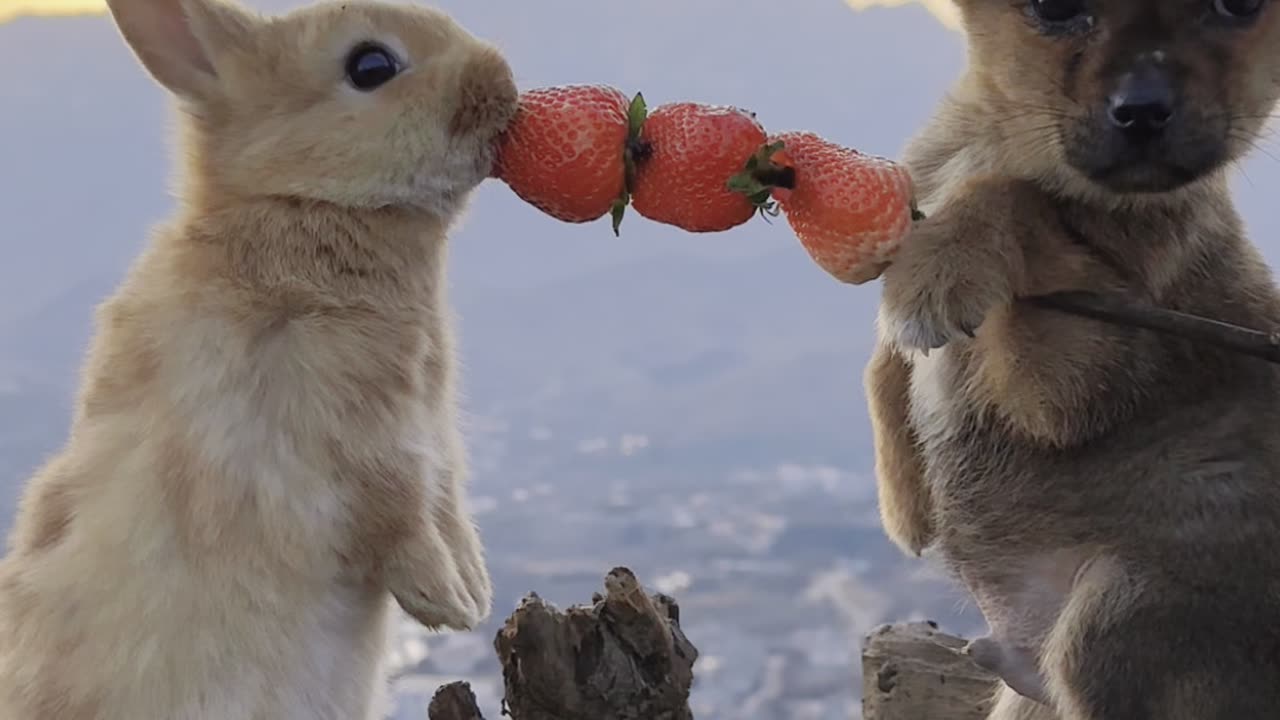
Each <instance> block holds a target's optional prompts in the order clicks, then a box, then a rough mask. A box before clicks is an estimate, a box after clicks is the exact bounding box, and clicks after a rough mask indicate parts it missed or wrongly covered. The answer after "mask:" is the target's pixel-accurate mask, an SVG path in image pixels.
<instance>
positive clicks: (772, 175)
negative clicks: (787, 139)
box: [725, 140, 796, 219]
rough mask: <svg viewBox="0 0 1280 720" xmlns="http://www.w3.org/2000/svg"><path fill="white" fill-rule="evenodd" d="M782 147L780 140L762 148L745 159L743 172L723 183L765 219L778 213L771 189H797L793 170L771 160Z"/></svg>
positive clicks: (782, 143)
mask: <svg viewBox="0 0 1280 720" xmlns="http://www.w3.org/2000/svg"><path fill="white" fill-rule="evenodd" d="M784 146H785V143H784V142H782V141H781V140H778V141H776V142H772V143H768V144H765V145H763V146H761V147H760V149H759V150H757V151H755V152H754V153H752V155H751V157H749V158H747V161H746V163H745V164H744V165H743V168H742V170H741V171H740V172H738V173H737V174H735V175H734V176H733V177H731V178H729V180H728V181H727V182H726V183H725V186H726V187H727V188H728V189H730V190H732V191H733V192H736V193H741V194H743V195H745V196H746V198H747V200H748V201H750V202H751V205H752V206H753V207H755V208H756V210H758V211H759V212H760V214H761V215H762V216H766V219H767V218H768V217H776V216H777V215H778V213H779V211H780V210H779V207H778V203H777V201H775V200H774V199H773V189H774V188H782V189H784V190H794V189H795V187H796V170H795V168H793V167H790V166H788V165H780V164H778V163H776V162H774V160H773V156H774V155H775V154H776V153H777V152H778V151H779V150H781V149H782V148H783V147H784Z"/></svg>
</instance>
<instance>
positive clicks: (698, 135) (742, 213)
mask: <svg viewBox="0 0 1280 720" xmlns="http://www.w3.org/2000/svg"><path fill="white" fill-rule="evenodd" d="M766 139H767V137H766V135H765V131H764V128H763V127H761V125H760V123H759V122H757V121H756V118H755V114H754V113H749V112H747V111H745V110H740V109H738V108H734V107H728V106H723V105H704V104H701V103H692V102H679V103H671V104H668V105H662V106H659V107H658V108H656V109H654V111H653V112H651V113H649V115H648V117H647V118H645V120H644V126H643V128H642V129H641V131H640V146H641V148H642V150H643V154H640V155H638V156H637V157H636V162H635V165H636V168H635V185H634V187H633V188H632V197H631V204H632V205H633V206H635V209H636V212H638V213H640V214H641V215H643V216H644V217H646V218H649V219H650V220H654V221H657V222H661V223H666V224H668V225H674V226H676V227H680V228H683V229H685V230H688V231H690V232H719V231H722V230H728V229H729V228H732V227H735V226H737V225H741V224H742V223H744V222H746V221H747V220H750V219H751V216H752V215H754V214H755V213H756V211H757V209H759V204H758V203H757V202H753V199H752V196H755V195H756V193H761V194H760V195H759V196H758V200H759V201H760V202H764V201H767V199H768V191H767V188H765V187H764V186H763V185H758V186H753V188H752V189H753V190H754V192H744V191H735V189H734V188H735V187H739V186H738V185H731V183H730V180H731V179H733V178H735V177H738V176H741V180H742V181H749V180H750V175H749V174H748V175H742V173H743V171H744V169H745V168H746V166H747V162H748V159H750V158H751V157H752V156H753V155H754V154H755V153H756V152H757V151H758V150H759V149H760V148H761V146H763V145H764V143H765V141H766ZM761 191H763V192H761Z"/></svg>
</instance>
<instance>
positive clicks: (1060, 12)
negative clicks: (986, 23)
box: [1031, 0, 1245, 23]
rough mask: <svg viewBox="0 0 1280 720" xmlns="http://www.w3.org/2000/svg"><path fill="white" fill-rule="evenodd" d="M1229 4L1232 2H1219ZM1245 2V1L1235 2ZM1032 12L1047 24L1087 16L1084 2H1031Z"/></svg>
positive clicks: (1047, 0) (1067, 0) (1066, 0)
mask: <svg viewBox="0 0 1280 720" xmlns="http://www.w3.org/2000/svg"><path fill="white" fill-rule="evenodd" d="M1217 1H1218V2H1229V1H1231V0H1217ZM1234 1H1235V2H1245V0H1234ZM1031 12H1033V13H1035V16H1036V17H1037V18H1039V19H1040V20H1042V21H1044V22H1047V23H1064V22H1068V21H1070V20H1074V19H1076V18H1078V17H1080V16H1081V15H1084V14H1085V3H1084V0H1031Z"/></svg>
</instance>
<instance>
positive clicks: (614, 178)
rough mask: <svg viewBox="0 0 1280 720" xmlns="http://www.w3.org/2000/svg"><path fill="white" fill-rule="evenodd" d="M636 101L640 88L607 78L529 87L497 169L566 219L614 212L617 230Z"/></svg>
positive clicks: (521, 192) (524, 195) (532, 200)
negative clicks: (629, 90)
mask: <svg viewBox="0 0 1280 720" xmlns="http://www.w3.org/2000/svg"><path fill="white" fill-rule="evenodd" d="M637 109H639V110H640V114H641V115H642V114H643V112H642V110H643V102H642V100H641V98H640V96H638V95H637V96H636V100H635V101H628V100H627V97H626V96H625V95H623V94H622V92H621V91H619V90H617V89H615V88H612V87H609V86H607V85H561V86H557V87H548V88H537V89H534V90H528V91H525V92H523V93H521V94H520V102H519V106H518V109H517V110H516V114H515V117H514V118H513V119H512V121H511V123H510V125H509V126H508V127H507V128H506V130H505V131H504V132H503V134H502V137H501V138H500V139H499V141H498V153H497V159H496V161H495V163H494V169H493V172H492V175H493V177H496V178H498V179H500V180H502V181H503V182H505V183H506V184H507V185H508V186H510V187H511V189H512V190H513V191H514V192H515V193H516V195H518V196H519V197H520V198H521V199H523V200H524V201H525V202H527V203H529V204H531V205H533V206H534V207H536V208H538V209H540V210H542V211H543V212H545V213H547V214H548V215H551V216H552V217H555V218H557V219H559V220H563V221H565V222H571V223H585V222H591V221H593V220H596V219H597V218H600V217H601V216H603V215H605V214H606V213H610V212H612V213H613V215H614V232H615V233H616V232H617V225H618V223H619V222H621V219H622V213H623V211H624V210H625V208H626V206H627V203H628V200H629V196H628V187H627V169H628V165H629V163H630V159H629V158H630V153H631V148H632V146H633V144H634V143H633V141H634V138H635V137H636V135H637V134H638V133H639V120H638V119H635V120H633V118H636V112H637Z"/></svg>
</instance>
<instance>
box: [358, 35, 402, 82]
mask: <svg viewBox="0 0 1280 720" xmlns="http://www.w3.org/2000/svg"><path fill="white" fill-rule="evenodd" d="M399 72H400V64H399V63H397V62H396V59H395V56H394V55H392V54H391V53H390V52H389V51H388V50H387V49H386V48H384V47H382V46H380V45H375V44H373V43H364V44H362V45H359V46H357V47H356V48H355V49H354V50H352V51H351V54H350V55H348V56H347V79H348V80H350V81H351V84H352V85H354V86H355V87H356V89H357V90H366V91H367V90H373V89H374V88H377V87H379V86H381V85H383V84H385V83H386V82H387V81H388V80H390V79H391V78H393V77H395V76H396V74H397V73H399Z"/></svg>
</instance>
